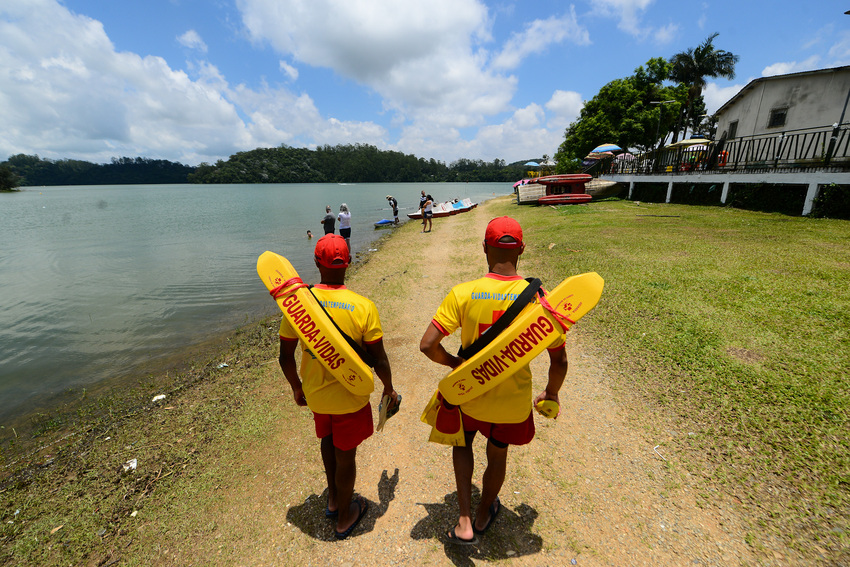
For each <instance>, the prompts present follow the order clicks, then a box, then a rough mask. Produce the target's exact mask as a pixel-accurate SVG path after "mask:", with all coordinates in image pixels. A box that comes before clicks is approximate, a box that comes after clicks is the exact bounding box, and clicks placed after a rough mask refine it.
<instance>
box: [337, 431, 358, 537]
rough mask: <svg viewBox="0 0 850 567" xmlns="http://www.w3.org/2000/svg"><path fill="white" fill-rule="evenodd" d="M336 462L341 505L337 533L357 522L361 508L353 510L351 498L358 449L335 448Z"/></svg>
mask: <svg viewBox="0 0 850 567" xmlns="http://www.w3.org/2000/svg"><path fill="white" fill-rule="evenodd" d="M334 453H335V457H336V458H335V460H336V478H335V483H336V497H337V503H338V504H339V518H338V519H337V524H336V531H338V532H344V531H345V530H347V529H348V528H349V527H351V524H353V523H354V521H355V520H357V514H358V510H359V507H355V509H354V510H353V511H352V509H351V504H352V503H351V497H352V495H353V494H354V481H355V480H356V479H357V462H356V457H357V447H355V448H353V449H349V450H348V451H343V450H341V449H337V448H334Z"/></svg>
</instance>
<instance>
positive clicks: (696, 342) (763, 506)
mask: <svg viewBox="0 0 850 567" xmlns="http://www.w3.org/2000/svg"><path fill="white" fill-rule="evenodd" d="M498 206H499V207H500V208H499V210H498V211H497V214H509V215H512V216H514V217H515V218H517V219H518V220H519V221H520V222H521V224H522V226H523V228H524V231H525V240H526V243H527V247H526V254H525V255H524V257H523V260H522V263H521V266H520V269H521V271H522V272H523V273H524V274H525V275H530V274H534V275H537V276H540V277H542V278H543V280H544V283H545V284H549V285H555V284H556V283H558V282H560V281H561V280H562V279H564V278H565V277H566V276H568V275H572V274H576V273H581V272H587V271H595V272H598V273H599V274H600V275H601V276H602V277H603V278H604V279H605V291H604V293H603V296H602V300H601V302H600V303H599V305H598V306H597V307H596V309H595V310H594V311H593V312H592V313H591V314H590V315H589V316H588V317H587V318H586V319H585V320H582V322H581V323H580V332H581V333H582V334H585V333H586V334H588V335H590V336H591V337H592V340H591V341H588V342H590V343H595V344H596V347H597V348H598V349H599V350H600V351H601V352H602V353H604V356H605V359H606V361H607V362H608V364H609V367H610V368H611V369H613V370H615V371H616V372H617V373H618V374H619V377H620V379H619V382H620V386H622V387H623V389H624V391H625V392H628V393H630V394H634V395H636V396H638V397H639V398H640V399H641V400H643V402H644V403H645V404H647V407H648V408H649V409H650V410H651V412H652V413H654V415H652V414H651V415H650V418H651V419H657V427H658V429H659V430H660V429H661V427H662V426H663V427H667V428H672V429H673V430H674V431H675V432H677V434H676V436H675V437H674V440H673V441H672V443H673V445H674V447H673V448H674V449H675V450H676V451H678V452H680V453H682V454H684V455H687V462H686V463H685V465H686V466H688V467H689V468H690V469H692V470H693V471H696V472H699V473H701V474H704V475H706V476H708V477H709V478H710V480H711V481H713V482H717V483H720V484H722V485H724V486H725V487H726V490H727V491H728V492H729V493H730V494H733V495H735V496H737V497H739V498H741V499H742V500H743V501H744V502H745V503H746V504H747V505H748V506H751V507H752V508H751V509H752V510H754V511H755V514H756V515H757V516H758V515H760V516H761V517H762V518H764V519H765V522H766V524H767V526H768V529H770V530H771V531H773V532H774V534H779V535H782V536H783V537H786V541H787V542H788V543H789V544H790V545H793V546H796V547H806V545H811V544H816V545H818V546H820V547H822V548H823V547H827V548H830V549H833V550H840V549H842V548H843V549H845V550H846V549H847V543H848V518H850V490H849V489H850V441H848V431H850V419H848V418H849V417H850V394H849V393H848V376H850V223H848V222H846V221H840V220H823V219H811V218H802V217H789V216H785V215H782V214H767V213H760V212H751V211H742V210H735V209H730V208H718V207H695V206H681V205H665V204H649V205H648V204H646V203H642V204H640V205H638V204H635V203H633V202H627V201H618V200H608V201H601V202H596V203H592V204H590V205H581V206H565V207H561V208H558V209H553V208H549V207H546V208H544V207H518V206H516V205H512V204H509V203H507V202H506V203H504V204H499V205H498ZM788 534H794V538H793V540H792V538H790V537H789V536H788ZM839 553H840V552H839Z"/></svg>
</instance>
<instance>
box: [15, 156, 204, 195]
mask: <svg viewBox="0 0 850 567" xmlns="http://www.w3.org/2000/svg"><path fill="white" fill-rule="evenodd" d="M194 170H195V168H194V167H191V166H188V165H183V164H182V163H176V162H172V161H167V160H163V159H149V158H143V157H137V158H129V157H121V158H112V160H111V162H110V163H104V164H97V163H91V162H88V161H81V160H75V159H60V160H52V159H45V158H40V157H39V156H38V155H26V154H17V155H13V156H11V157H10V158H9V159H8V160H6V161H5V162H3V163H0V183H4V180H5V183H4V185H6V186H0V188H3V189H7V190H8V189H11V188H13V187H17V186H21V185H23V186H40V185H136V184H158V183H186V182H187V179H188V176H189V174H190V173H192V172H193V171H194ZM4 171H5V174H4Z"/></svg>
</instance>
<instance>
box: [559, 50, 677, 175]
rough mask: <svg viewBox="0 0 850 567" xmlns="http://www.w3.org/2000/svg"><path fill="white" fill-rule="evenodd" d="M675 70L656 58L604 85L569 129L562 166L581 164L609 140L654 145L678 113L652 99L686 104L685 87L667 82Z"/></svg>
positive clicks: (630, 145) (643, 147)
mask: <svg viewBox="0 0 850 567" xmlns="http://www.w3.org/2000/svg"><path fill="white" fill-rule="evenodd" d="M669 72H670V64H669V63H668V62H667V61H666V60H665V59H664V58H662V57H656V58H654V59H650V60H649V61H647V62H646V65H645V66H640V67H638V68H637V69H635V74H634V75H631V76H629V77H625V78H622V79H615V80H613V81H611V82H610V83H608V84H606V85H604V86H603V87H602V88H601V89H600V90H599V92H598V93H597V94H596V95H595V96H594V97H593V98H592V99H591V100H589V101H587V102H585V104H584V107H583V108H582V109H581V113H580V115H579V118H578V119H577V120H576V121H575V122H573V123H572V124H570V126H569V127H568V128H567V130H566V132H565V135H564V141H563V143H562V144H561V146H560V147H559V148H558V152H557V153H556V154H555V161H556V162H557V163H558V167H557V169H556V171H557V172H558V173H567V172H569V171H570V170H572V169H575V168H576V167H578V165H579V164H580V162H581V159H582V158H583V157H584V156H585V155H587V153H588V152H589V151H590V150H592V149H593V148H594V147H596V146H598V145H599V144H603V143H613V144H617V145H618V146H620V147H621V148H624V149H628V148H637V149H641V150H647V149H649V148H651V147H653V146H654V145H655V142H656V134H657V133H658V132H668V131H669V130H670V128H672V127H673V125H674V124H675V116H676V113H675V112H673V111H670V110H668V111H667V112H664V113H661V112H659V108H658V106H657V105H653V104H651V103H652V102H657V101H663V100H675V101H677V102H678V103H679V104H681V105H682V106H684V103H685V100H686V98H687V97H686V93H685V89H684V88H683V87H678V86H677V87H672V86H667V87H665V86H664V85H663V84H662V83H663V82H664V81H665V80H667V78H668V75H669ZM679 104H676V105H672V106H674V107H678V106H679Z"/></svg>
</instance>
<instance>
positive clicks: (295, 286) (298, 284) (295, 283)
mask: <svg viewBox="0 0 850 567" xmlns="http://www.w3.org/2000/svg"><path fill="white" fill-rule="evenodd" d="M302 287H310V286H308V285H307V284H305V283H304V282H303V281H301V278H299V277H298V276H295V277H294V278H291V279H288V280H286V281H285V282H283V283H282V284H281V285H279V286H277V287H276V288H273V289H270V290H269V295H271V296H272V297H274V298H275V299H280V298H281V297H284V296H286V295H290V294H293V293H295V292H296V291H298V290H299V289H301V288H302ZM290 288H291V289H290Z"/></svg>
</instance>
